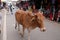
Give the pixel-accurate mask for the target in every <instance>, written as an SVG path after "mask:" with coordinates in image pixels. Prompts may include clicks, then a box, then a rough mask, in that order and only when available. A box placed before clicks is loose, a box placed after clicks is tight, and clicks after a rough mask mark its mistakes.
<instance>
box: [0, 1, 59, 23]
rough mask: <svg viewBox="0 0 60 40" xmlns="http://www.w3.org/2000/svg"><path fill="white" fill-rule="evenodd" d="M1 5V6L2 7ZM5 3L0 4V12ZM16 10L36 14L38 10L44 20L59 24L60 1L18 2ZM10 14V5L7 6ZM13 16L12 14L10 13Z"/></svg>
mask: <svg viewBox="0 0 60 40" xmlns="http://www.w3.org/2000/svg"><path fill="white" fill-rule="evenodd" d="M2 4H3V6H2ZM5 4H6V3H5V2H3V3H1V2H0V10H1V9H2V8H4V7H5ZM16 6H17V7H18V8H20V9H21V8H23V10H25V11H26V10H30V11H32V12H37V11H38V10H40V11H43V14H44V16H45V17H46V18H49V19H50V20H52V21H58V22H60V0H29V1H23V0H22V1H18V2H17V3H16ZM9 8H10V10H11V12H12V5H11V4H10V6H9ZM12 14H13V13H12Z"/></svg>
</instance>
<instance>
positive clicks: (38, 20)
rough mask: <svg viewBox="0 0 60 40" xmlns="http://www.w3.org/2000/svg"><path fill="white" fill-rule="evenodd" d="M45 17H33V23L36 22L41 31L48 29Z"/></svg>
mask: <svg viewBox="0 0 60 40" xmlns="http://www.w3.org/2000/svg"><path fill="white" fill-rule="evenodd" d="M43 20H44V19H43V15H40V14H39V15H34V16H32V19H31V22H33V21H36V23H37V24H38V26H39V28H40V30H41V31H43V32H44V31H46V28H45V27H44V23H43Z"/></svg>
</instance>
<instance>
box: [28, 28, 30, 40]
mask: <svg viewBox="0 0 60 40" xmlns="http://www.w3.org/2000/svg"><path fill="white" fill-rule="evenodd" d="M30 31H31V30H30V28H28V40H30Z"/></svg>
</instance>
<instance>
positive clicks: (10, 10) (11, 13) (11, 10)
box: [9, 3, 13, 14]
mask: <svg viewBox="0 0 60 40" xmlns="http://www.w3.org/2000/svg"><path fill="white" fill-rule="evenodd" d="M9 7H10V11H11V14H13V13H12V4H11V3H10V6H9Z"/></svg>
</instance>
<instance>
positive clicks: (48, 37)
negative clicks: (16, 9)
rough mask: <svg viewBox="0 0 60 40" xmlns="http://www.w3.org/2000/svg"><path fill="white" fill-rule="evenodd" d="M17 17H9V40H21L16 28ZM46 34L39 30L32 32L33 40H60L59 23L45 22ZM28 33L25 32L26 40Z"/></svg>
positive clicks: (31, 37)
mask: <svg viewBox="0 0 60 40" xmlns="http://www.w3.org/2000/svg"><path fill="white" fill-rule="evenodd" d="M14 24H15V17H14V15H7V40H21V37H20V35H19V33H18V31H17V30H15V28H14ZM44 24H45V27H46V29H47V31H46V32H41V31H39V29H38V28H36V29H34V30H32V31H31V34H30V39H31V40H60V24H59V23H57V22H53V21H49V20H47V19H45V21H44ZM27 37H28V36H27V31H26V32H25V40H27Z"/></svg>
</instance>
